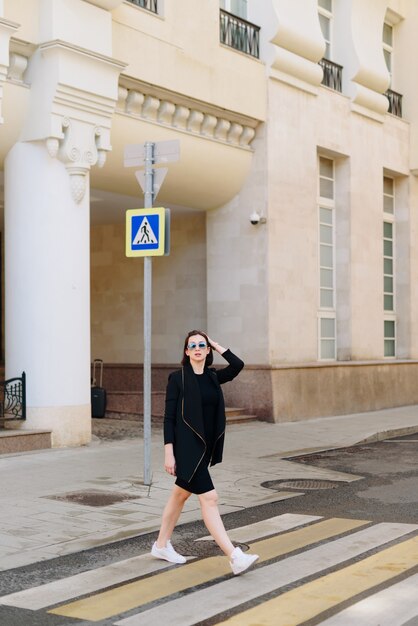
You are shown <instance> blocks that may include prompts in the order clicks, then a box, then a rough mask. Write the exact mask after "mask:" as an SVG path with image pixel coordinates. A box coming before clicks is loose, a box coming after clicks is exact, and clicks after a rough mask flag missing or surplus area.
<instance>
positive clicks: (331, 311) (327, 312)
mask: <svg viewBox="0 0 418 626" xmlns="http://www.w3.org/2000/svg"><path fill="white" fill-rule="evenodd" d="M321 159H327V160H328V161H331V162H332V178H330V177H328V176H325V175H323V174H321ZM317 163H318V165H317V167H318V176H317V181H318V182H317V185H318V187H317V219H318V314H317V316H318V335H317V336H318V348H317V349H318V360H319V361H335V360H336V359H337V291H336V247H335V208H336V207H335V197H336V180H335V178H336V177H335V159H333V158H332V157H329V156H327V155H324V154H318V161H317ZM321 179H325V180H331V181H332V183H333V187H332V191H333V193H332V198H325V197H324V196H321V192H320V189H321ZM321 209H328V210H330V211H331V215H332V224H331V228H332V231H331V232H332V243H331V244H328V243H327V242H322V241H321V228H320V227H321V225H326V226H329V224H328V223H325V222H322V221H321ZM321 245H327V246H328V245H329V246H330V247H331V249H332V267H331V268H330V267H328V266H322V265H321ZM321 269H326V270H329V269H332V288H327V287H322V285H321ZM322 289H327V290H328V289H329V290H330V291H332V302H333V304H332V306H322V305H321V290H322ZM322 319H332V320H334V337H332V338H331V337H323V336H322V328H321V320H322ZM322 341H333V342H334V355H333V357H328V356H323V355H322Z"/></svg>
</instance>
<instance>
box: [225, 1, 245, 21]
mask: <svg viewBox="0 0 418 626" xmlns="http://www.w3.org/2000/svg"><path fill="white" fill-rule="evenodd" d="M247 3H248V0H220V7H221V9H224V11H228V13H232V14H233V15H236V16H237V17H241V18H242V19H244V20H246V19H247V15H248V12H247Z"/></svg>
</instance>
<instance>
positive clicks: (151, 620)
mask: <svg viewBox="0 0 418 626" xmlns="http://www.w3.org/2000/svg"><path fill="white" fill-rule="evenodd" d="M417 533H418V525H415V524H402V523H373V522H367V521H356V520H341V519H340V520H324V519H323V518H321V517H318V516H311V515H300V514H283V515H279V516H276V517H272V518H269V519H266V520H262V521H259V522H255V523H253V524H248V525H245V526H242V527H239V528H235V529H232V530H230V531H229V535H230V537H231V539H232V540H233V541H235V542H241V543H250V542H254V541H255V542H256V543H255V544H254V545H253V549H252V551H256V547H257V545H258V547H259V549H260V550H261V552H260V554H261V555H263V554H264V556H262V558H261V560H260V563H259V564H258V566H257V567H256V568H255V569H254V570H253V571H251V572H248V573H247V574H245V575H244V576H240V577H232V576H229V575H228V576H227V577H225V573H227V571H228V567H227V566H225V565H222V563H226V564H227V562H226V561H224V560H223V557H209V558H206V559H201V560H196V559H194V558H190V559H189V562H190V561H191V562H190V564H188V565H185V566H176V568H177V569H175V570H173V571H171V572H170V569H171V568H173V566H172V564H171V563H167V562H165V561H158V560H156V559H153V558H152V557H151V556H150V555H149V554H143V555H141V556H136V557H133V558H130V559H126V560H123V561H119V562H116V563H113V564H111V565H107V566H104V567H99V568H96V569H93V570H91V571H87V572H83V573H80V574H76V575H74V576H69V577H67V578H63V579H61V580H56V581H53V582H51V583H47V584H44V585H40V586H37V587H34V588H32V589H26V590H23V591H19V592H16V593H12V594H8V595H5V596H3V597H0V605H5V606H10V607H16V608H21V609H27V610H32V611H39V610H42V609H47V610H48V612H49V613H51V612H52V613H55V614H56V615H62V616H65V615H66V616H68V617H75V618H77V619H84V620H85V621H83V623H86V624H87V623H88V622H89V621H90V622H95V621H96V622H100V620H101V619H104V617H97V615H96V616H95V614H94V612H95V611H96V610H97V606H98V605H99V606H100V610H103V608H102V607H104V606H105V605H106V607H107V608H106V609H105V610H108V613H107V617H112V615H113V616H114V618H113V620H114V621H113V622H110V621H106V623H112V624H113V625H114V626H154V624H164V623H166V624H170V626H194V625H195V624H197V623H201V622H204V621H205V620H208V619H211V620H215V622H216V616H219V617H218V620H219V621H220V622H222V623H224V622H223V619H225V618H222V615H225V612H227V611H233V612H234V613H237V611H238V614H237V617H236V618H231V624H232V623H233V624H241V621H240V620H241V619H242V620H243V621H242V623H243V624H246V625H248V624H252V623H253V618H252V614H251V611H250V610H246V609H245V607H242V608H241V605H242V604H243V603H245V602H247V601H250V600H254V601H255V602H256V603H257V601H258V604H257V610H261V609H262V608H263V607H264V605H265V609H264V614H265V615H266V614H267V613H268V611H270V608H268V606H269V602H268V601H264V600H263V599H262V598H263V596H265V594H269V593H273V597H274V602H276V601H277V600H280V601H282V599H284V600H286V598H285V596H290V595H291V594H292V592H289V591H287V586H289V585H292V584H294V583H297V585H298V586H297V591H298V593H299V591H300V590H301V589H302V588H303V587H309V585H310V584H312V583H310V582H309V581H314V582H315V584H317V582H319V583H320V584H325V583H326V581H327V579H328V577H329V576H331V577H332V576H336V575H338V574H340V575H341V574H342V575H343V580H344V581H345V580H346V574H345V572H346V571H348V570H349V569H350V567H353V566H352V565H350V564H353V563H355V564H356V565H359V564H360V565H361V564H362V563H365V562H366V561H367V559H370V558H371V557H372V558H374V557H373V555H379V554H383V553H384V552H385V551H388V552H390V550H391V549H392V547H393V549H394V550H395V552H396V550H398V548H399V549H400V550H401V548H402V546H403V545H404V544H405V547H404V548H403V554H406V555H407V558H404V561H406V565H405V567H404V570H403V572H404V573H403V575H404V576H405V575H406V574H407V573H408V571H409V569H410V571H411V575H410V576H409V577H405V578H404V579H402V580H401V581H399V576H398V574H397V570H396V568H394V569H393V572H392V571H391V568H392V563H391V561H390V555H388V557H387V559H389V560H388V562H387V563H386V561H384V568H386V570H387V572H388V575H387V577H386V579H385V585H386V586H385V588H383V589H382V586H383V585H382V584H381V585H380V587H377V589H378V591H374V589H373V585H375V586H376V584H377V583H373V581H372V582H371V583H370V585H369V587H367V588H366V587H365V589H366V591H365V593H363V599H361V600H359V601H356V595H355V594H353V596H352V597H353V601H352V604H351V605H350V606H348V607H347V602H345V604H344V605H343V606H344V607H345V608H343V609H342V610H341V611H338V602H341V600H338V601H337V604H334V605H332V606H331V608H332V611H333V612H334V614H333V615H332V616H331V617H328V618H326V619H325V621H323V622H320V623H321V626H406V624H407V622H408V625H409V626H410V624H412V623H414V624H415V621H414V618H417V619H418V601H417V600H416V597H417V591H416V590H417V589H418V574H417V573H416V568H415V565H416V563H417V559H415V561H414V558H415V556H416V555H417V554H418V552H417V550H418V539H417V537H415V539H413V541H412V544H413V545H412V552H411V550H410V548H409V547H408V544H407V542H408V541H410V538H411V537H413V536H415V535H417ZM209 539H211V537H207V536H205V537H201V538H200V539H197V540H196V541H207V540H209ZM257 542H258V543H257ZM262 545H263V547H261V546H262ZM272 546H273V547H272ZM388 546H389V547H388ZM391 546H392V547H391ZM190 548H191V550H192V549H193V544H192V545H191V546H190ZM272 550H273V557H274V559H277V558H279V560H275V561H273V562H271V561H270V563H267V564H264V563H265V561H269V560H270V558H271V556H270V555H271V554H272ZM294 550H297V553H295V552H294ZM401 551H402V550H401ZM396 554H397V553H395V557H396ZM384 558H385V559H386V557H384ZM395 561H396V558H395ZM398 561H400V562H401V565H402V563H403V562H402V559H398ZM379 567H380V566H379V564H378V569H379ZM220 568H221V569H220ZM222 568H223V569H222ZM330 568H331V573H330V572H329V569H330ZM395 570H396V571H395ZM196 575H197V576H198V577H200V580H201V582H196ZM165 576H168V577H169V578H164V577H165ZM351 576H353V574H351ZM355 576H357V574H356V573H354V577H355ZM391 577H392V578H393V581H394V582H393V584H392V585H391V584H390V579H391ZM138 579H140V580H138ZM159 579H161V582H160V580H159ZM180 579H181V580H180ZM164 581H166V582H164ZM307 581H308V582H307ZM322 581H323V582H322ZM207 583H209V585H208V586H205V587H204V586H203V585H206V584H207ZM196 584H200V585H201V588H199V589H197V590H196V591H193V590H192V588H193V587H194V586H195V585H196ZM176 585H177V589H178V591H181V592H182V595H181V597H178V596H176V597H173V596H172V597H173V599H170V595H171V594H175V593H176V591H175V587H176ZM343 586H345V585H344V584H343ZM131 588H132V591H131ZM284 588H286V589H284ZM367 592H369V595H368V596H367V597H364V596H365V595H366V593H367ZM356 593H357V594H358V591H357V592H356ZM100 594H101V595H100ZM109 594H110V595H109ZM80 597H83V598H84V599H83V600H81V604H82V605H83V606H79V605H80V600H78V599H79V598H80ZM347 597H349V598H351V596H347ZM102 598H103V600H102ZM258 598H260V600H257V599H258ZM161 600H165V601H164V602H160V601H161ZM67 602H70V604H66V603H67ZM86 602H87V605H86ZM150 602H153V605H150V604H149V603H150ZM157 602H159V603H158V604H157ZM102 603H103V604H102ZM57 605H59V606H57ZM61 605H62V606H61ZM299 605H300V601H299V600H298V601H297V602H296V612H297V613H298V612H299ZM53 606H54V607H55V608H54V609H52V608H50V607H53ZM150 606H151V608H147V607H150ZM90 607H92V608H90ZM275 610H277V609H275ZM292 610H294V608H293V609H292ZM315 610H317V609H316V608H315V607H314V609H313V611H314V612H315ZM321 610H322V611H324V609H323V608H322V609H320V610H319V612H318V613H317V614H320V613H321ZM0 611H1V606H0ZM127 611H129V613H127ZM240 611H241V612H240ZM83 612H85V615H87V617H85V616H84V617H83ZM246 613H248V615H246ZM278 615H280V614H278ZM328 615H329V613H328ZM265 619H266V621H265V622H264V621H262V619H260V624H264V623H266V624H267V623H268V624H275V621H274V620H273V621H271V620H272V618H271V616H270V617H269V616H268V615H267V617H266V618H265ZM0 620H1V615H0ZM411 620H412V621H411ZM303 621H304V620H303V619H302V620H301V621H298V619H297V618H295V619H294V621H290V622H287V621H286V620H284V621H283V624H284V623H286V624H287V623H289V624H290V623H292V624H293V625H294V626H296V625H297V624H301V623H302V622H303ZM63 623H64V622H63ZM227 623H229V618H228V619H226V623H225V624H227ZM280 623H281V624H282V621H281V622H280ZM318 623H319V622H318Z"/></svg>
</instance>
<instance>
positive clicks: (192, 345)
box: [187, 341, 208, 350]
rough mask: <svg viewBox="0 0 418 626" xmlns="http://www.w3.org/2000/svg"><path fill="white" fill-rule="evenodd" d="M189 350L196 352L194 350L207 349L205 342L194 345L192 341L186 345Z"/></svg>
mask: <svg viewBox="0 0 418 626" xmlns="http://www.w3.org/2000/svg"><path fill="white" fill-rule="evenodd" d="M187 347H188V349H189V350H196V348H200V349H201V350H204V349H205V348H207V347H208V345H207V343H206V341H199V343H195V342H194V341H192V342H191V343H189V344H188V345H187Z"/></svg>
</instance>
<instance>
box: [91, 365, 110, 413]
mask: <svg viewBox="0 0 418 626" xmlns="http://www.w3.org/2000/svg"><path fill="white" fill-rule="evenodd" d="M96 366H98V367H99V369H100V382H99V384H98V385H97V384H96V382H97V381H96ZM106 399H107V398H106V389H104V388H103V361H102V359H94V361H93V381H92V387H91V416H92V417H104V416H105V413H106Z"/></svg>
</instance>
